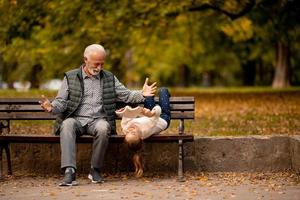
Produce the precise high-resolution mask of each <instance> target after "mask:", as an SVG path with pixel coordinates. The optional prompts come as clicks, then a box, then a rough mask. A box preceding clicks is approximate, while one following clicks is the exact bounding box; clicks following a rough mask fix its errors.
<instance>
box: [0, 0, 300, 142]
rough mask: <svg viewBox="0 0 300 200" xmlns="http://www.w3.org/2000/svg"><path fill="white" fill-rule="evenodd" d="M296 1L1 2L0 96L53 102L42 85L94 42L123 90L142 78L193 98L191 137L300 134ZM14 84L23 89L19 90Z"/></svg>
mask: <svg viewBox="0 0 300 200" xmlns="http://www.w3.org/2000/svg"><path fill="white" fill-rule="evenodd" d="M296 2H297V1H296V0H276V1H275V0H256V1H255V0H241V1H236V0H202V1H200V0H186V1H179V0H172V1H166V0H153V1H137V0H120V1H109V0H101V1H100V0H94V1H80V0H72V1H71V0H64V1H61V0H54V1H41V0H26V1H17V0H0V85H6V86H7V87H8V89H1V90H0V96H1V97H40V95H41V94H46V95H47V96H48V97H55V95H56V91H48V90H44V89H41V88H43V87H42V86H43V85H44V84H45V83H47V82H48V81H50V80H53V79H60V80H61V79H62V78H63V73H64V72H66V71H68V70H70V69H73V68H76V67H79V66H80V64H81V63H82V60H83V58H82V57H83V56H82V54H83V50H84V48H85V47H86V46H87V45H89V44H92V43H99V44H102V45H103V46H104V47H105V48H106V49H107V51H108V57H107V62H106V64H105V68H106V69H107V70H111V71H112V72H114V73H115V74H116V76H117V77H118V78H119V80H121V82H123V83H124V84H125V85H126V86H128V87H129V88H132V89H136V88H141V86H142V84H143V82H144V80H145V78H146V77H150V81H152V82H154V81H157V82H158V85H159V86H167V87H169V88H170V90H171V93H172V95H173V96H195V98H196V119H195V120H194V121H193V122H190V123H187V127H186V130H187V132H189V133H192V134H194V135H209V136H211V135H273V134H276V135H277V134H289V135H290V134H291V135H294V134H299V133H300V105H299V97H300V88H299V85H300V67H299V65H300V43H299V39H300V38H299V37H300V23H299V22H300V8H299V5H298V4H297V3H296ZM15 82H20V83H24V84H25V83H30V85H31V89H30V90H29V91H27V92H17V91H15V89H12V88H13V86H14V83H15ZM24 123H25V124H27V126H24ZM172 123H176V122H172ZM41 124H42V126H41ZM173 127H174V128H173ZM175 127H177V126H176V125H173V124H172V126H171V128H170V129H169V130H168V131H170V132H174V129H175ZM51 129H52V122H32V121H31V122H18V121H16V122H13V127H12V131H13V132H15V133H18V134H19V133H23V134H27V133H32V132H35V133H37V134H49V133H50V132H51Z"/></svg>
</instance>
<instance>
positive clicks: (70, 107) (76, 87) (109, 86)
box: [54, 67, 116, 135]
mask: <svg viewBox="0 0 300 200" xmlns="http://www.w3.org/2000/svg"><path fill="white" fill-rule="evenodd" d="M65 76H66V78H67V81H68V88H69V96H68V100H67V109H66V111H65V112H64V113H62V114H60V115H58V116H57V118H56V121H55V124H54V133H55V134H56V135H59V130H60V126H61V123H62V122H63V120H64V119H66V118H68V117H72V115H73V114H74V112H75V111H76V109H77V108H78V106H79V105H80V103H81V100H82V95H83V90H84V87H83V78H82V71H81V67H80V68H79V69H74V70H71V71H69V72H66V73H65ZM100 77H101V79H103V88H102V91H103V94H102V98H103V105H102V106H103V110H104V112H105V113H106V116H107V121H108V123H109V124H110V127H111V133H110V134H116V121H115V110H116V92H115V81H114V80H115V79H114V75H113V74H112V73H111V72H109V71H106V70H101V72H100Z"/></svg>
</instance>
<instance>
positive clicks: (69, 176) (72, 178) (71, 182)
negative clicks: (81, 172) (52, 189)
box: [59, 169, 77, 186]
mask: <svg viewBox="0 0 300 200" xmlns="http://www.w3.org/2000/svg"><path fill="white" fill-rule="evenodd" d="M75 185H77V182H76V173H75V171H73V170H68V169H66V172H65V177H64V180H63V182H61V183H60V184H59V186H75Z"/></svg>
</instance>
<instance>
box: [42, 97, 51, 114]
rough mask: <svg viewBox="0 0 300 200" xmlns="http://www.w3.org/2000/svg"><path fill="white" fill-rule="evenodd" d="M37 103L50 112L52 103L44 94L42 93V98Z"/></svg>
mask: <svg viewBox="0 0 300 200" xmlns="http://www.w3.org/2000/svg"><path fill="white" fill-rule="evenodd" d="M39 104H41V107H42V108H43V109H44V110H45V111H46V112H51V111H52V105H51V103H50V101H49V99H47V98H46V97H45V96H44V95H42V100H41V101H39Z"/></svg>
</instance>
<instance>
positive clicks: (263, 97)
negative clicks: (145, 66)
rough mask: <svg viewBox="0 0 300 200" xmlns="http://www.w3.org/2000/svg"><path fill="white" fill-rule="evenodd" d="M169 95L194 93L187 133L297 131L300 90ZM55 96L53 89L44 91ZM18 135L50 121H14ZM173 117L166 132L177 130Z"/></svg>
mask: <svg viewBox="0 0 300 200" xmlns="http://www.w3.org/2000/svg"><path fill="white" fill-rule="evenodd" d="M42 93H45V92H42V91H32V92H29V93H23V94H22V93H16V92H6V93H5V92H2V93H1V92H0V97H17V96H19V97H20V96H22V97H39V96H40V94H42ZM171 94H172V96H194V97H195V100H196V108H195V110H196V112H195V120H187V121H186V123H185V125H186V126H185V128H186V132H188V133H192V134H194V135H205V136H218V135H221V136H222V135H230V136H241V135H279V134H284V135H295V134H300V103H299V100H300V89H298V88H296V89H292V90H270V89H267V90H265V89H264V90H261V89H255V88H254V89H251V90H245V89H240V90H239V89H235V90H233V91H232V90H226V89H223V90H221V91H219V90H199V89H172V90H171ZM46 95H47V96H50V97H54V96H55V93H54V92H48V93H46ZM11 130H12V132H13V133H17V134H28V133H35V134H49V133H51V132H52V122H50V121H47V122H45V121H43V122H42V121H25V122H24V121H22V122H20V121H13V122H12V127H11ZM177 131H178V121H177V120H173V121H172V122H171V126H170V128H169V129H168V130H167V131H165V133H176V132H177Z"/></svg>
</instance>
